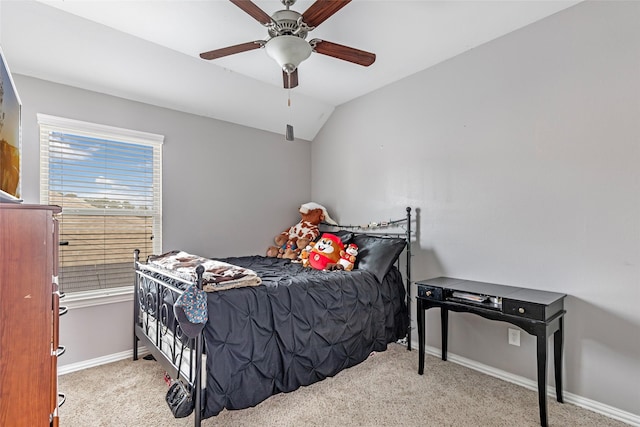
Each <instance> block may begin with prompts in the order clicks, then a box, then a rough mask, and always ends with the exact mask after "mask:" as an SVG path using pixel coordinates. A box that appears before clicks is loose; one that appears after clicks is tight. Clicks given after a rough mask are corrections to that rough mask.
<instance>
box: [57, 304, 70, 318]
mask: <svg viewBox="0 0 640 427" xmlns="http://www.w3.org/2000/svg"><path fill="white" fill-rule="evenodd" d="M68 311H69V307H63V306H61V307H60V309H59V312H58V317H59V316H64V315H65V314H67V312H68Z"/></svg>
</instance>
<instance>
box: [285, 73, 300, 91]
mask: <svg viewBox="0 0 640 427" xmlns="http://www.w3.org/2000/svg"><path fill="white" fill-rule="evenodd" d="M282 81H283V83H284V88H285V89H293V88H294V87H296V86H298V69H297V68H296V69H295V70H293V73H291V78H289V74H287V72H286V71H284V70H283V71H282ZM289 82H291V84H289Z"/></svg>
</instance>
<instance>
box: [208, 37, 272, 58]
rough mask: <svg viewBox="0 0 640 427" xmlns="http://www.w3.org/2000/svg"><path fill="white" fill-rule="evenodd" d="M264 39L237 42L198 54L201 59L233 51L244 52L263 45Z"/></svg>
mask: <svg viewBox="0 0 640 427" xmlns="http://www.w3.org/2000/svg"><path fill="white" fill-rule="evenodd" d="M264 43H265V41H264V40H256V41H254V42H247V43H242V44H237V45H235V46H228V47H223V48H222V49H216V50H211V51H209V52H203V53H201V54H200V58H202V59H217V58H222V57H223V56H228V55H233V54H234V53H240V52H246V51H248V50H253V49H260V48H261V47H262V46H264Z"/></svg>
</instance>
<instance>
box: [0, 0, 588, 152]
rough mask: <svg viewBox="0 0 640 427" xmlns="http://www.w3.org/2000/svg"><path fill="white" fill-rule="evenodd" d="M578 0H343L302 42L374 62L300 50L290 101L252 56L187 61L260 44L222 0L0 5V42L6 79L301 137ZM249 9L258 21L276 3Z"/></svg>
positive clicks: (263, 62)
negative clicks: (319, 42) (302, 56)
mask: <svg viewBox="0 0 640 427" xmlns="http://www.w3.org/2000/svg"><path fill="white" fill-rule="evenodd" d="M579 1H580V0H570V1H564V0H562V1H560V0H557V1H556V0H538V1H525V0H515V1H509V0H502V1H484V0H469V1H456V0H426V1H419V0H410V1H403V0H390V1H384V0H353V1H352V2H351V3H349V4H348V5H347V6H345V7H344V8H342V9H341V10H340V11H338V12H337V13H336V14H335V15H333V16H332V17H330V18H329V19H327V20H326V21H325V22H323V23H322V24H321V25H320V26H318V27H317V28H316V29H315V30H313V31H312V32H310V34H309V37H308V38H307V39H308V40H309V39H311V38H320V39H323V40H328V41H331V42H335V43H340V44H344V45H347V46H351V47H355V48H358V49H362V50H365V51H369V52H374V53H375V54H376V56H377V58H376V61H375V62H374V63H373V64H372V65H371V66H369V67H362V66H359V65H355V64H352V63H349V62H344V61H341V60H337V59H335V58H331V57H329V56H326V55H320V54H317V53H312V55H311V57H310V58H309V59H307V60H306V61H304V62H303V63H302V64H301V65H300V67H299V81H300V84H299V86H298V87H297V88H295V89H293V90H291V93H290V94H289V93H288V92H289V91H287V90H285V89H283V88H282V72H281V71H280V69H279V67H278V65H277V64H276V63H275V62H274V61H273V60H272V59H271V58H269V57H268V56H267V55H266V53H265V51H264V49H258V50H252V51H249V52H243V53H239V54H236V55H232V56H228V57H225V58H220V59H217V60H213V61H205V60H202V59H200V58H199V56H198V55H199V53H201V52H204V51H209V50H213V49H217V48H221V47H226V46H229V45H234V44H239V43H244V42H249V41H253V40H258V39H263V40H266V39H267V37H268V35H267V31H266V29H265V28H264V27H263V26H261V25H260V24H259V23H258V22H257V21H256V20H254V19H253V18H251V17H250V16H249V15H247V14H246V13H245V12H244V11H242V10H241V9H240V8H238V7H237V6H235V5H234V4H232V3H231V2H229V1H226V0H214V1H202V0H197V1H188V0H180V1H176V0H173V1H170V0H145V1H132V0H128V1H119V0H75V1H74V0H66V1H65V0H46V1H44V0H43V1H33V0H2V1H1V2H0V45H1V46H2V49H3V51H4V53H5V55H6V56H7V60H8V62H9V64H10V67H11V70H12V71H13V72H14V73H19V74H24V75H28V76H33V77H37V78H41V79H46V80H50V81H53V82H58V83H62V84H67V85H72V86H76V87H80V88H84V89H89V90H93V91H98V92H103V93H107V94H111V95H115V96H120V97H123V98H127V99H131V100H135V101H140V102H145V103H149V104H152V105H158V106H162V107H166V108H171V109H175V110H179V111H184V112H188V113H193V114H197V115H201V116H206V117H212V118H216V119H219V120H224V121H228V122H232V123H237V124H240V125H244V126H249V127H253V128H257V129H262V130H266V131H270V132H275V133H280V134H282V133H284V129H285V124H287V123H292V124H293V125H294V127H295V134H296V137H297V138H301V139H305V140H309V141H312V140H313V139H314V137H315V136H316V134H317V133H318V132H319V131H320V129H321V128H322V126H323V125H324V123H325V122H326V121H327V120H328V118H329V117H330V116H331V114H332V112H333V110H334V109H335V107H336V106H339V105H340V104H343V103H345V102H348V101H350V100H352V99H354V98H357V97H359V96H362V95H364V94H367V93H369V92H372V91H374V90H376V89H378V88H380V87H383V86H385V85H388V84H390V83H392V82H394V81H397V80H400V79H402V78H404V77H406V76H409V75H411V74H414V73H416V72H419V71H421V70H424V69H426V68H428V67H431V66H433V65H435V64H438V63H440V62H442V61H445V60H447V59H449V58H452V57H454V56H456V55H459V54H461V53H463V52H465V51H467V50H470V49H473V48H474V47H477V46H479V45H481V44H483V43H486V42H488V41H490V40H493V39H495V38H498V37H501V36H503V35H505V34H508V33H509V32H512V31H514V30H517V29H518V28H521V27H524V26H526V25H529V24H531V23H533V22H535V21H538V20H540V19H543V18H545V17H547V16H549V15H551V14H554V13H556V12H558V11H560V10H563V9H565V8H567V7H570V6H572V5H574V4H576V3H578V2H579ZM254 3H255V4H256V5H258V6H259V7H260V8H261V9H262V10H263V11H265V12H267V13H268V14H269V15H271V14H273V12H275V11H277V10H280V9H283V8H284V7H283V6H282V4H281V3H280V1H276V0H254ZM312 3H313V1H312V0H298V2H297V3H296V4H295V5H294V6H293V7H292V9H294V10H297V11H299V12H301V13H302V12H304V11H305V10H306V9H307V8H308V7H309V6H310V5H311V4H312ZM288 96H291V100H292V104H291V107H288V106H287V99H288Z"/></svg>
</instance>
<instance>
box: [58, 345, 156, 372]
mask: <svg viewBox="0 0 640 427" xmlns="http://www.w3.org/2000/svg"><path fill="white" fill-rule="evenodd" d="M147 353H148V351H147V349H146V347H144V346H140V347H138V356H140V357H143V356H145V355H146V354H147ZM132 358H133V350H127V351H121V352H120V353H114V354H109V355H107V356H102V357H97V358H95V359H89V360H84V361H82V362H76V363H70V364H68V365H59V366H58V375H65V374H70V373H71V372H76V371H81V370H83V369H89V368H94V367H96V366H100V365H106V364H107V363H113V362H117V361H119V360H124V359H132Z"/></svg>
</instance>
